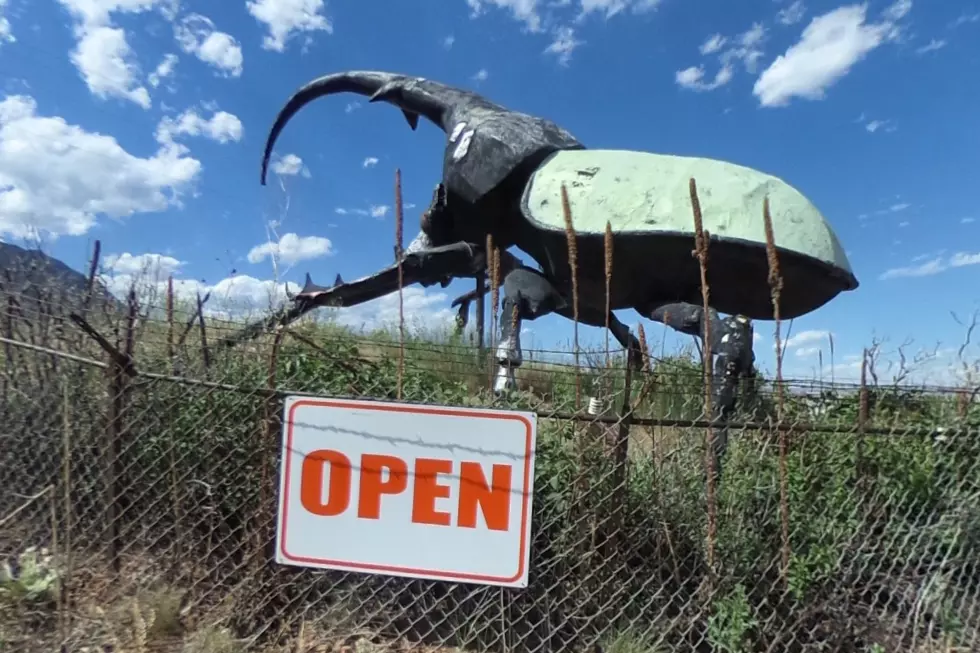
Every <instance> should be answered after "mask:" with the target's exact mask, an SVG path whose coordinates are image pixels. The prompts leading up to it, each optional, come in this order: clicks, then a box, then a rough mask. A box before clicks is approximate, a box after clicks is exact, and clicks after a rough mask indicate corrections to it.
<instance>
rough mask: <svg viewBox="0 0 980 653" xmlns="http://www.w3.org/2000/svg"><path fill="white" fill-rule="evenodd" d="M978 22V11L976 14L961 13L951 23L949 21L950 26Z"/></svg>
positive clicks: (979, 15) (979, 16)
mask: <svg viewBox="0 0 980 653" xmlns="http://www.w3.org/2000/svg"><path fill="white" fill-rule="evenodd" d="M976 22H980V13H977V14H962V15H960V16H959V17H958V18H957V19H956V20H954V21H953V22H952V23H950V25H949V26H950V28H956V27H960V26H962V25H966V24H968V23H976Z"/></svg>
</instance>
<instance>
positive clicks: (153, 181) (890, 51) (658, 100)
mask: <svg viewBox="0 0 980 653" xmlns="http://www.w3.org/2000/svg"><path fill="white" fill-rule="evenodd" d="M0 16H2V20H0V80H2V84H3V96H2V99H0V238H2V239H4V240H6V241H9V242H19V241H20V240H21V239H23V238H24V237H25V236H28V237H31V236H33V237H38V236H39V237H40V239H41V241H42V242H43V247H44V248H45V250H46V251H48V252H49V253H51V254H53V255H55V256H57V257H59V258H62V259H63V260H65V261H66V262H67V263H69V264H70V265H73V266H75V267H77V268H79V269H81V268H83V267H84V265H85V261H86V258H87V256H88V254H89V252H90V248H91V244H92V241H93V240H94V239H96V238H98V239H101V240H102V243H103V251H104V252H105V253H107V254H109V255H110V257H109V258H108V259H107V266H108V269H107V274H112V275H113V276H114V278H115V279H116V281H115V283H117V284H120V287H121V284H122V282H123V281H125V280H127V279H128V278H129V275H132V274H134V273H135V272H137V271H138V270H143V269H145V264H146V263H147V262H153V263H154V264H155V268H154V270H155V273H157V274H163V275H165V274H166V273H170V272H173V273H174V274H175V276H176V277H178V278H179V279H182V280H183V281H182V289H183V290H184V291H185V292H193V291H195V290H197V289H198V288H202V287H208V288H211V289H212V290H213V291H214V293H215V295H216V296H219V297H224V298H229V299H232V298H233V299H237V300H244V299H251V300H255V301H258V302H260V303H261V302H262V301H263V297H268V294H269V291H270V289H272V290H273V291H275V289H276V288H277V287H278V288H281V282H284V281H289V282H294V283H301V282H302V278H303V274H304V273H305V272H307V271H309V272H310V273H311V274H312V275H313V277H314V279H315V280H322V281H323V282H327V281H330V280H332V279H333V277H334V275H335V274H336V273H338V272H339V273H340V274H341V275H343V276H344V278H348V279H350V278H356V277H358V276H361V275H364V274H368V273H370V272H372V271H374V270H376V269H378V268H380V267H381V266H383V265H386V264H388V263H389V262H390V260H391V256H392V243H393V232H394V223H393V219H392V211H391V209H390V206H391V205H392V203H393V178H394V170H395V168H400V169H401V170H402V176H403V184H404V198H405V202H406V204H407V206H410V207H411V208H409V209H408V210H407V211H406V225H407V227H406V240H407V239H410V238H411V237H412V236H414V233H415V228H416V225H417V220H418V214H419V212H420V211H421V210H422V208H423V207H424V206H425V205H426V203H427V202H428V199H429V197H430V194H431V191H432V188H433V185H434V184H435V183H436V182H437V180H438V177H439V173H440V168H441V154H442V149H443V136H442V134H441V133H440V132H438V131H437V130H436V128H434V127H433V126H432V125H429V124H423V125H422V126H420V128H419V130H418V131H417V132H412V131H411V130H409V129H408V128H407V127H406V125H405V123H404V120H403V119H402V117H401V116H400V115H399V114H398V112H397V111H396V110H395V109H393V108H391V107H388V106H365V102H364V98H360V97H357V96H353V95H350V96H334V97H331V98H326V99H322V100H320V101H318V102H316V103H314V104H312V105H310V106H308V107H307V108H306V109H304V111H303V112H301V113H300V114H299V115H297V117H296V118H294V120H293V121H292V122H291V123H290V125H289V126H288V128H287V129H286V131H285V132H284V133H283V134H282V136H281V137H280V139H279V141H278V143H277V155H276V158H275V162H276V163H275V166H276V168H277V169H278V170H279V172H278V173H277V174H274V175H272V176H271V177H270V184H269V185H268V186H266V187H263V186H260V185H259V163H260V157H261V151H262V147H263V143H264V139H265V136H266V132H267V130H268V128H269V127H270V126H271V123H272V121H273V119H274V116H275V114H276V112H277V111H278V110H279V108H280V106H281V105H282V103H283V102H285V100H286V99H287V98H288V97H289V95H290V94H291V93H292V92H293V91H294V90H295V89H296V88H297V87H298V86H299V85H301V84H303V83H305V82H306V81H308V80H309V79H311V78H313V77H316V76H319V75H321V74H325V73H329V72H336V71H343V70H349V69H376V70H389V71H392V72H403V73H407V74H411V75H419V76H424V77H428V78H431V79H435V80H438V81H442V82H445V83H450V84H456V85H460V86H466V87H470V88H473V89H476V90H478V91H480V92H482V93H484V94H486V95H487V96H489V97H490V98H491V99H493V100H495V101H497V102H500V103H502V104H505V105H507V106H510V107H512V108H514V109H517V110H521V111H525V112H529V113H534V114H539V115H543V116H547V117H549V118H551V119H553V120H555V121H556V122H558V123H560V124H562V125H563V126H564V127H565V128H567V129H568V130H570V131H571V132H572V133H573V134H574V135H575V136H576V137H577V138H579V139H580V140H581V141H583V142H584V143H585V144H586V145H588V146H591V147H596V148H622V149H636V150H646V151H652V152H663V153H673V154H682V155H696V156H705V157H712V158H718V159H725V160H729V161H733V162H736V163H739V164H743V165H748V166H751V167H755V168H758V169H761V170H765V171H767V172H770V173H772V174H775V175H777V176H779V177H782V178H783V179H785V180H787V181H788V182H790V183H791V184H793V185H794V186H796V187H797V188H799V189H800V190H802V191H803V192H804V193H805V194H806V195H807V196H808V197H810V198H811V199H812V200H813V201H814V202H815V203H816V205H817V206H818V207H819V208H820V209H821V210H822V211H823V213H824V214H825V215H826V216H827V218H828V220H829V221H830V222H831V224H832V225H833V227H834V228H835V229H836V231H837V233H838V234H839V236H840V238H841V240H842V242H843V244H844V246H845V248H846V249H847V251H848V253H849V256H850V260H851V263H852V266H853V268H854V270H855V273H856V274H857V276H858V279H859V280H860V282H861V287H860V288H859V289H858V290H857V291H855V292H851V293H846V294H844V295H841V296H839V297H838V298H836V299H835V300H834V301H832V302H831V303H829V304H828V305H826V306H825V307H823V308H821V309H819V310H818V311H816V312H814V313H812V314H810V315H807V316H805V317H803V318H800V319H798V320H796V321H795V323H794V324H793V325H792V332H791V335H793V336H795V339H794V340H792V341H791V342H790V346H789V349H788V350H787V353H786V359H785V360H786V369H787V373H790V374H794V375H804V376H805V375H810V374H812V373H813V370H814V369H815V366H816V361H817V355H816V352H817V351H818V350H820V349H823V351H824V361H825V374H826V373H828V372H827V370H826V368H827V367H828V366H829V349H828V344H827V336H826V334H827V333H828V332H832V333H833V334H834V342H835V349H836V359H835V360H836V363H837V369H836V375H837V376H838V377H839V378H843V377H853V376H854V375H855V374H856V370H857V366H856V365H855V361H856V360H857V359H856V358H855V356H856V354H858V353H859V352H860V351H861V348H862V347H864V346H867V345H870V344H871V341H872V338H873V337H875V336H878V337H884V338H887V344H886V345H885V351H884V353H883V356H884V357H886V358H887V357H892V358H894V354H895V351H894V350H895V347H896V346H897V345H899V344H901V343H902V342H903V341H905V340H906V339H912V341H913V342H912V343H911V344H910V345H909V346H908V349H907V350H906V351H907V353H908V355H909V356H910V357H911V356H913V355H914V354H915V353H917V352H919V351H920V350H922V349H923V348H926V349H932V348H934V347H936V345H937V344H938V346H939V356H938V358H936V359H935V360H932V361H931V362H929V363H928V364H926V365H924V366H923V367H922V369H921V370H920V373H921V374H926V373H927V372H928V374H933V375H938V376H939V377H942V380H945V379H946V378H947V377H948V374H949V372H948V370H949V366H950V364H951V363H952V362H954V361H953V358H952V355H953V354H954V353H955V348H956V347H957V346H958V345H959V343H960V342H961V341H962V339H963V335H964V332H965V330H964V328H963V327H962V326H960V325H958V324H957V323H956V321H954V320H953V318H952V317H951V315H950V311H955V312H957V313H958V314H959V315H960V316H961V317H968V316H969V314H970V313H971V312H972V311H973V310H975V309H976V308H977V302H976V296H975V294H974V293H975V289H976V288H977V281H978V280H980V266H977V265H976V264H977V263H980V237H978V236H980V232H978V229H980V222H978V220H980V213H978V209H977V208H976V203H975V199H974V195H973V193H972V192H970V190H971V189H973V188H974V186H975V184H976V171H977V169H978V164H980V160H978V159H980V155H978V152H980V114H978V113H977V111H976V106H977V105H978V101H980V83H978V81H977V80H980V4H978V3H971V2H931V3H926V2H923V1H922V0H918V1H915V2H912V1H911V0H898V1H897V2H896V1H895V0H886V1H877V2H867V3H864V4H842V3H840V2H838V1H825V0H804V1H802V2H801V1H794V0H743V1H741V2H738V3H733V2H728V1H724V0H702V1H699V2H682V1H681V0H552V1H547V0H466V1H464V0H443V1H442V2H433V1H431V0H430V1H428V2H426V1H420V0H405V1H402V2H380V1H377V0H359V1H358V2H330V3H324V2H322V1H321V0H248V1H246V0H220V1H219V0H198V1H197V2H195V3H193V4H192V3H189V2H186V1H184V2H180V1H179V0H0ZM964 191H965V192H964ZM412 205H414V206H412ZM270 222H273V223H274V229H270V226H269V225H270ZM270 253H273V254H276V256H274V257H270V256H269V254H270ZM525 259H526V260H528V259H527V257H526V256H525ZM274 262H275V263H276V265H275V266H274V265H273V263H274ZM273 279H278V281H279V282H280V285H279V286H276V282H275V281H273ZM468 288H469V283H464V282H457V283H455V284H454V285H453V286H451V287H450V288H449V289H447V290H443V289H438V288H436V289H429V290H427V291H423V290H422V289H418V288H416V289H412V290H410V291H407V292H406V299H405V301H406V307H407V310H409V311H410V312H411V314H412V315H413V316H414V318H415V320H416V321H417V322H420V323H424V324H435V323H438V322H439V321H442V320H445V319H447V318H448V317H449V316H450V315H451V311H449V310H447V305H448V301H449V300H450V299H451V298H452V297H453V296H455V294H456V291H457V290H459V291H465V290H467V289H468ZM396 305H397V304H396V299H395V298H394V297H390V298H386V299H383V300H380V301H378V302H374V303H372V304H371V305H366V306H361V307H357V308H352V309H349V310H347V311H345V317H344V319H345V320H346V321H348V322H350V323H353V324H365V325H371V324H375V323H377V321H379V320H382V321H384V320H390V319H391V318H392V317H393V316H394V315H396V311H395V306H396ZM621 318H622V319H624V321H626V322H627V323H629V324H630V325H632V326H633V327H634V328H635V325H636V324H637V323H638V321H639V320H640V318H639V316H638V315H637V314H636V313H634V312H624V313H623V314H622V315H621ZM527 327H528V328H529V329H530V331H531V333H529V334H528V335H527V336H526V339H525V342H524V345H525V347H531V346H534V347H550V346H553V345H555V344H557V343H562V342H567V341H568V339H569V338H570V334H571V329H570V325H569V324H568V323H566V322H563V321H562V320H560V319H558V318H548V319H545V320H541V321H539V322H537V323H534V324H528V325H527ZM785 328H786V327H785V325H784V333H785ZM645 329H646V331H647V334H648V336H649V338H650V340H652V341H654V342H657V343H658V348H659V343H660V341H661V338H662V337H663V335H664V331H665V330H664V328H663V327H661V326H659V325H655V324H652V323H650V322H645ZM756 330H757V332H758V333H759V334H760V338H759V342H758V344H757V351H758V356H759V358H760V362H761V364H762V366H763V367H765V368H770V369H771V367H772V361H773V351H772V344H771V343H772V330H773V324H772V323H771V322H769V323H766V322H760V323H757V325H756ZM581 333H582V336H581V337H582V339H583V341H586V342H597V341H600V340H601V339H602V338H603V337H604V336H603V335H602V334H601V332H599V331H597V330H593V329H583V330H582V332H581ZM687 342H688V339H686V338H678V337H676V336H674V335H673V334H670V333H668V334H667V335H666V343H667V345H666V346H667V348H668V349H670V348H672V347H674V346H675V345H677V344H684V343H687Z"/></svg>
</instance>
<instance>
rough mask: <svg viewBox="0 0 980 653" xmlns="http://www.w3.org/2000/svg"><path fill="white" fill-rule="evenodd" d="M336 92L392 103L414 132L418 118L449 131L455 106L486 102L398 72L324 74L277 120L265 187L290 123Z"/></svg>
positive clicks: (264, 167) (266, 159) (264, 165)
mask: <svg viewBox="0 0 980 653" xmlns="http://www.w3.org/2000/svg"><path fill="white" fill-rule="evenodd" d="M336 93H357V94H359V95H366V96H370V98H371V100H370V101H371V102H376V101H379V100H382V101H385V102H388V103H390V104H393V105H395V106H397V107H398V108H400V109H401V110H402V112H403V113H404V114H405V118H406V119H407V120H408V124H409V125H410V126H411V127H412V129H415V127H416V126H417V125H418V117H419V116H420V115H422V116H425V117H426V118H427V119H428V120H430V121H431V122H433V123H435V124H436V125H438V126H439V127H440V128H441V129H442V130H443V131H446V126H445V124H443V122H444V119H445V116H446V115H447V114H448V113H449V111H450V110H451V109H452V108H453V107H454V105H456V104H457V103H459V102H460V101H462V100H464V99H469V100H470V101H473V100H476V99H479V100H481V101H483V102H486V101H485V100H483V99H482V98H479V96H477V95H475V94H474V93H471V92H469V91H463V90H461V89H455V88H452V87H449V86H445V85H443V84H439V83H437V82H432V81H428V80H420V79H418V78H415V77H408V76H405V75H396V74H394V73H386V72H378V71H368V70H361V71H349V72H345V73H333V74H330V75H324V76H323V77H319V78H317V79H314V80H313V81H311V82H309V83H308V84H305V85H304V86H303V87H301V88H300V89H299V90H298V91H296V92H295V93H294V94H293V96H292V97H291V98H289V100H288V101H287V102H286V104H285V106H283V108H282V109H281V110H280V111H279V115H278V116H276V121H275V123H274V124H273V125H272V129H271V130H270V131H269V136H268V138H267V139H266V144H265V153H264V154H263V156H262V185H263V186H264V185H265V177H266V172H267V170H268V166H269V157H270V156H271V155H272V148H273V146H274V145H275V142H276V139H277V138H278V137H279V133H280V132H281V131H282V130H283V128H284V127H285V126H286V123H287V122H289V120H290V118H292V117H293V116H294V115H295V114H296V113H297V112H298V111H299V110H300V109H302V108H303V107H304V106H306V105H307V104H309V103H310V102H312V101H313V100H315V99H317V98H319V97H322V96H324V95H334V94H336Z"/></svg>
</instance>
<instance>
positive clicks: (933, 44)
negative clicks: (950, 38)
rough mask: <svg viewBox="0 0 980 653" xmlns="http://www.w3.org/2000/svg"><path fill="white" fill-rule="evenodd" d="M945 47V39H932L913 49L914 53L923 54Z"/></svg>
mask: <svg viewBox="0 0 980 653" xmlns="http://www.w3.org/2000/svg"><path fill="white" fill-rule="evenodd" d="M945 47H946V39H932V40H931V41H929V42H928V43H926V44H925V45H923V46H921V47H918V48H916V49H915V53H916V54H925V53H927V52H935V51H936V50H941V49H942V48H945Z"/></svg>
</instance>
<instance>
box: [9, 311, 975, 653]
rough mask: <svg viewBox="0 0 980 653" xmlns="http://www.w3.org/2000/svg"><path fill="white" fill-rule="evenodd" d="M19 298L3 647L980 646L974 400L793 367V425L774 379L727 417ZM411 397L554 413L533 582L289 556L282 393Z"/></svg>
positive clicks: (560, 383)
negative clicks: (283, 544) (714, 450)
mask: <svg viewBox="0 0 980 653" xmlns="http://www.w3.org/2000/svg"><path fill="white" fill-rule="evenodd" d="M0 300H2V302H3V303H2V306H0V338H2V348H0V356H2V369H3V374H2V378H0V384H2V385H0V442H2V446H0V478H2V479H3V481H2V484H3V488H4V490H3V493H2V494H0V559H2V560H3V564H4V567H3V570H2V571H0V574H2V577H0V650H8V649H9V650H15V651H53V650H59V647H63V648H61V650H67V651H82V650H109V649H107V648H105V647H111V650H116V651H143V650H163V651H198V652H201V653H206V652H211V651H232V650H249V651H251V650H256V651H264V650H268V651H308V650H310V651H312V650H348V649H349V650H358V651H364V650H369V651H374V650H379V651H380V650H393V649H397V650H407V649H426V650H439V649H457V650H466V651H488V652H489V651H494V652H497V651H507V652H508V653H511V652H518V651H520V652H527V653H542V652H545V651H559V650H560V651H567V650H596V649H597V648H598V650H609V651H613V650H615V651H617V653H625V652H627V651H628V652H629V653H633V651H644V652H648V651H649V652H652V651H668V650H669V651H685V650H690V651H727V652H735V651H745V652H749V651H825V650H833V651H871V650H879V651H899V650H901V651H932V650H935V651H955V650H960V651H967V650H971V651H975V650H980V610H978V606H980V600H978V599H980V553H978V551H980V455H978V454H980V439H978V437H977V427H978V425H980V411H978V409H977V407H976V405H975V402H973V398H972V396H965V395H964V394H963V392H955V391H937V390H935V389H932V390H930V389H923V388H911V387H907V386H900V387H886V386H881V387H869V386H838V385H829V384H817V383H815V382H813V381H785V382H784V384H783V386H782V393H781V395H782V397H783V404H782V407H781V409H780V410H779V411H778V412H779V414H780V419H778V420H777V419H776V417H775V416H776V414H777V410H776V398H775V394H774V393H775V385H774V383H773V382H772V381H771V380H767V379H763V378H757V379H756V380H755V381H754V383H752V384H750V385H747V386H746V387H744V388H743V392H742V401H741V403H740V408H739V411H738V413H737V414H736V415H735V416H734V417H733V418H732V420H731V421H730V422H729V423H728V424H720V423H711V422H709V421H708V420H707V419H706V417H705V415H704V413H703V410H702V405H703V400H704V392H703V385H702V382H703V381H702V372H701V367H700V364H699V363H697V362H696V361H688V360H682V359H677V358H669V357H667V358H662V359H658V358H656V357H653V358H650V359H649V364H648V366H647V367H646V368H645V369H644V371H643V372H642V373H637V374H634V375H633V377H632V378H631V379H630V380H629V381H628V380H627V376H626V374H625V371H624V363H623V358H624V357H623V352H621V351H613V352H611V353H610V354H609V355H608V357H607V354H606V352H605V351H600V352H586V353H583V354H582V355H581V356H580V360H581V366H580V367H579V368H576V367H574V366H572V365H570V364H569V360H570V358H571V355H570V354H567V353H566V354H562V353H560V352H525V363H524V365H523V367H522V368H521V369H520V371H519V374H518V381H519V389H518V390H517V391H515V392H514V393H512V394H511V395H510V396H508V397H506V398H498V397H495V396H494V395H493V393H492V392H490V391H489V388H490V387H491V385H492V376H493V373H494V366H493V365H492V361H491V360H490V359H489V354H488V352H487V351H483V352H481V351H479V350H477V349H476V348H474V347H472V346H470V345H469V344H468V343H467V342H466V339H465V338H459V339H454V338H451V337H444V338H442V339H441V340H435V341H433V340H429V341H426V340H423V339H421V338H414V337H409V338H408V340H407V341H406V342H405V343H404V344H400V343H399V340H398V338H397V336H394V335H387V336H386V335H384V334H380V335H375V336H372V337H367V336H357V335H353V334H352V333H351V332H349V331H347V330H345V329H343V328H340V327H338V326H336V325H331V324H323V323H317V322H314V321H312V320H307V321H305V322H303V323H301V324H296V325H294V326H292V327H290V328H289V329H288V330H284V331H280V332H278V333H277V334H275V335H267V336H262V337H260V338H258V339H256V340H254V341H251V342H248V343H245V344H242V345H239V346H237V347H234V348H226V347H222V346H221V344H220V343H221V340H222V338H223V337H224V336H226V335H228V334H230V333H233V332H234V331H235V330H236V329H238V328H239V327H240V323H238V322H235V321H233V320H224V321H223V320H220V319H217V318H215V317H213V316H210V317H208V318H207V319H201V318H200V316H199V315H198V314H197V312H196V310H190V311H181V310H177V311H175V312H174V315H173V317H172V318H168V315H167V313H168V311H167V310H162V309H148V308H146V307H144V306H136V305H135V304H133V305H130V306H127V304H126V302H119V301H116V300H104V299H103V300H94V301H90V302H88V303H86V304H82V305H79V303H78V301H76V300H73V299H71V298H70V297H68V296H64V297H54V296H50V295H45V296H42V295H39V294H37V293H34V294H31V293H12V292H8V293H6V295H0ZM194 308H196V307H194ZM72 311H74V312H75V315H76V316H77V317H80V318H81V320H79V319H75V318H71V317H70V313H71V312H72ZM82 324H84V325H88V326H89V327H90V330H91V331H94V332H95V333H97V334H99V335H101V336H102V337H103V338H104V339H105V341H106V342H107V343H108V345H109V347H110V349H111V350H112V351H116V352H123V354H124V355H126V356H128V357H129V359H130V360H132V361H134V362H135V364H134V365H133V366H130V367H127V366H126V365H123V364H121V363H120V362H119V361H118V359H114V358H113V356H111V355H108V354H107V350H106V348H105V343H103V344H102V345H100V344H99V342H97V339H96V338H95V337H93V336H92V334H91V333H86V332H85V330H84V329H83V328H82V327H81V325H82ZM400 350H401V351H403V352H404V369H403V372H402V374H401V378H400V379H399V372H398V370H399V363H398V352H399V351H400ZM607 358H608V359H609V362H608V363H607V360H606V359H607ZM399 390H400V392H401V394H402V398H403V400H404V401H408V402H418V403H429V404H440V405H457V406H465V405H468V406H486V407H510V408H519V409H522V410H531V411H534V412H536V413H537V414H538V415H539V426H538V434H539V435H538V447H537V451H536V454H535V475H536V479H535V496H534V514H533V516H532V543H531V556H530V559H531V568H530V580H529V585H528V587H527V588H524V589H510V588H499V587H489V586H479V585H472V584H463V583H450V582H437V581H428V580H413V579H406V578H395V577H387V576H382V575H368V574H360V573H348V572H338V571H320V570H312V569H301V568H294V567H286V566H281V565H278V564H276V563H275V562H274V556H273V544H274V535H275V517H276V500H277V494H278V474H279V455H280V432H281V420H282V400H283V397H284V396H285V395H287V394H302V393H309V394H311V395H317V396H330V397H352V398H359V399H378V400H394V399H395V397H396V395H397V394H398V392H399ZM709 440H714V441H715V443H716V444H715V446H719V445H718V444H717V443H718V442H721V443H723V444H724V445H725V446H723V447H721V450H722V453H723V455H721V457H720V461H721V469H720V476H719V478H718V482H717V491H716V492H715V494H714V501H713V504H714V505H710V506H709V502H710V501H711V498H710V497H709V495H708V494H707V493H706V491H705V487H706V482H705V481H706V472H705V464H706V460H707V457H706V455H705V453H706V448H707V447H709V446H711V445H710V442H709ZM781 440H782V442H783V444H784V445H785V446H782V447H781V446H780V441H781ZM781 497H784V498H785V501H781ZM709 508H710V510H709ZM709 515H713V517H711V519H710V520H709ZM709 521H712V522H713V523H711V524H709ZM4 647H7V648H6V649H5V648H4ZM876 647H877V648H876Z"/></svg>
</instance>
